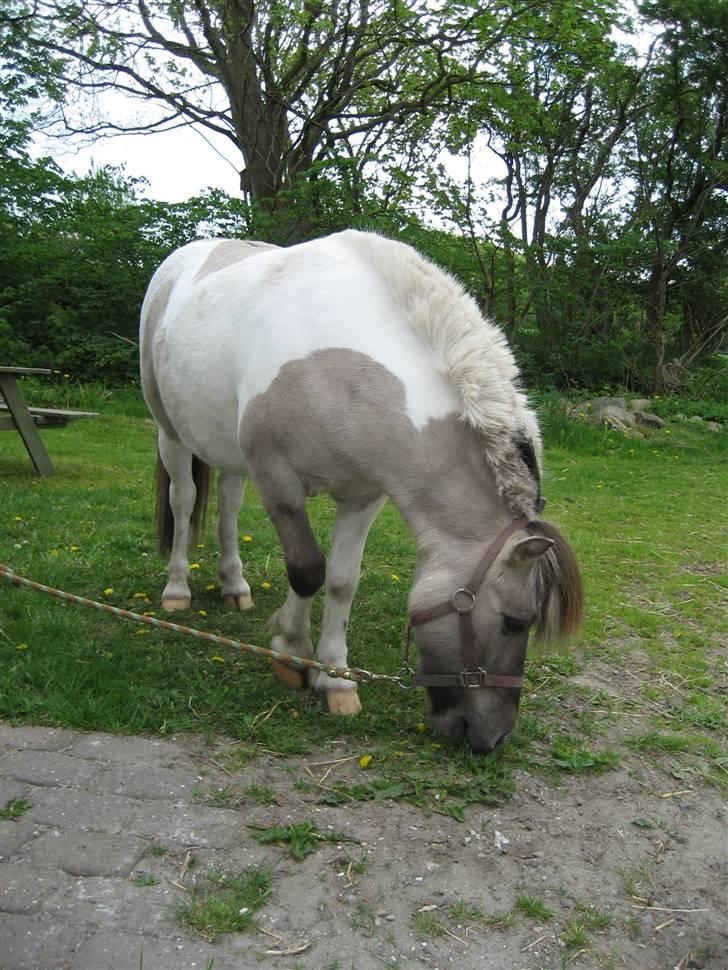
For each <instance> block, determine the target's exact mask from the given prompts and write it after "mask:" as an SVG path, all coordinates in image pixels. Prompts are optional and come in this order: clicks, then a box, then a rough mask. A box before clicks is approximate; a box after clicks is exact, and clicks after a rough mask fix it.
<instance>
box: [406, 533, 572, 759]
mask: <svg viewBox="0 0 728 970" xmlns="http://www.w3.org/2000/svg"><path fill="white" fill-rule="evenodd" d="M461 563H462V560H461ZM461 563H457V562H456V561H455V560H453V559H452V558H451V557H448V560H447V562H445V561H444V560H441V561H439V562H437V563H435V564H433V566H432V568H430V569H426V570H424V571H423V573H422V575H421V576H420V577H419V578H418V581H417V583H416V584H415V587H414V588H413V591H412V606H413V608H412V610H411V614H410V624H411V626H412V627H413V628H414V630H415V639H416V642H417V645H418V648H419V652H420V658H421V665H420V670H419V671H418V672H417V673H416V674H415V676H414V682H415V683H416V684H419V685H421V686H424V687H426V688H427V690H428V692H429V696H430V705H431V712H430V722H431V723H432V725H433V727H434V728H435V729H436V730H438V731H439V732H440V733H442V734H444V735H446V736H447V737H449V738H451V739H453V740H454V741H466V742H467V743H468V744H469V745H470V747H471V748H472V749H473V750H474V751H476V752H480V753H487V752H489V751H492V750H493V749H494V748H496V747H497V746H498V745H499V744H501V743H502V742H503V741H504V740H505V738H506V737H507V736H508V734H509V733H510V732H511V731H512V730H513V727H514V725H515V723H516V717H517V714H518V705H519V701H520V695H521V687H522V684H523V669H524V664H525V659H526V648H527V645H528V639H529V634H530V633H531V631H533V632H534V633H535V636H536V638H537V639H539V640H541V641H545V642H553V641H555V640H558V639H563V638H566V637H568V636H570V635H572V634H574V633H575V632H576V631H577V629H578V627H579V624H580V620H581V614H582V602H583V589H582V582H581V576H580V573H579V568H578V566H577V564H576V559H575V557H574V554H573V552H572V550H571V548H570V547H569V545H568V543H567V542H566V540H565V539H564V537H563V536H562V534H561V533H560V532H559V530H558V529H556V528H555V527H554V526H552V525H549V524H547V523H545V522H541V521H538V520H529V519H526V518H523V519H517V520H515V521H513V522H511V523H510V524H509V525H508V526H506V527H505V528H504V529H502V530H501V531H500V532H499V533H498V534H497V535H496V536H495V537H494V538H493V539H492V540H491V541H490V543H489V544H488V545H487V547H486V549H485V552H484V555H482V557H481V559H480V561H479V562H478V565H477V566H476V567H475V569H474V571H472V572H471V574H470V576H464V575H463V574H462V569H463V567H462V564H461ZM433 604H434V605H433Z"/></svg>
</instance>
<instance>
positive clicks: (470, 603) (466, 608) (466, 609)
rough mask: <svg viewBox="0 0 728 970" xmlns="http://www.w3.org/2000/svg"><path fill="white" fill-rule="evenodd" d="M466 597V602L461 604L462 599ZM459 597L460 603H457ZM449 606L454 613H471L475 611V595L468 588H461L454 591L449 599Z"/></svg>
mask: <svg viewBox="0 0 728 970" xmlns="http://www.w3.org/2000/svg"><path fill="white" fill-rule="evenodd" d="M464 596H467V597H468V599H467V601H466V602H465V603H464V604H463V602H462V597H464ZM458 597H460V602H459V601H458ZM450 606H452V608H453V610H455V612H456V613H460V614H461V615H462V614H463V613H472V612H473V610H474V609H475V593H474V591H473V590H472V589H470V587H469V586H461V587H460V589H456V590H455V592H454V593H453V594H452V596H451V597H450Z"/></svg>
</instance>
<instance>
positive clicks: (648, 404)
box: [627, 397, 652, 411]
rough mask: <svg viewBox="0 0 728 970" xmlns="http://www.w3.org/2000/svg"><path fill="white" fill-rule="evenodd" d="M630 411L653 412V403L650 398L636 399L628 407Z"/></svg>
mask: <svg viewBox="0 0 728 970" xmlns="http://www.w3.org/2000/svg"><path fill="white" fill-rule="evenodd" d="M627 407H628V408H629V410H630V411H651V410H652V401H650V400H649V399H648V398H646V397H645V398H641V397H636V398H634V400H632V401H630V402H629V404H628V405H627Z"/></svg>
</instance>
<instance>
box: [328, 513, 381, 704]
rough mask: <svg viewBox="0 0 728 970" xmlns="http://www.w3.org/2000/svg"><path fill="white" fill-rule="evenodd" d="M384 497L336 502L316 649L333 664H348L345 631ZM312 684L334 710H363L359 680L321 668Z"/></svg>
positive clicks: (342, 665)
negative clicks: (346, 677)
mask: <svg viewBox="0 0 728 970" xmlns="http://www.w3.org/2000/svg"><path fill="white" fill-rule="evenodd" d="M384 501H385V499H384V498H377V499H376V500H374V501H369V502H363V501H361V500H360V501H348V502H345V501H340V502H338V503H337V506H336V521H335V523H334V530H333V534H332V537H331V551H330V553H329V559H328V565H327V569H326V602H325V604H324V618H323V623H322V626H321V637H320V639H319V643H318V648H317V650H316V659H317V660H319V661H321V663H324V664H327V665H330V666H332V667H346V666H347V644H346V632H347V628H348V625H349V614H350V612H351V604H352V602H353V600H354V596H355V594H356V590H357V587H358V585H359V575H360V571H361V560H362V555H363V553H364V544H365V542H366V538H367V535H368V533H369V529H370V528H371V526H372V523H373V522H374V520H375V519H376V517H377V515H378V514H379V511H380V509H381V508H382V506H383V505H384ZM313 686H314V688H315V690H316V691H318V692H320V693H321V694H323V695H325V697H326V703H327V706H328V709H329V711H330V712H331V713H332V714H358V713H359V711H360V710H361V702H360V701H359V694H358V692H357V687H356V683H354V682H352V681H348V680H343V679H342V678H341V677H329V675H328V674H325V673H323V671H321V672H319V673H317V674H316V675H315V678H314V680H313Z"/></svg>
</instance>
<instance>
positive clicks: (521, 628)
mask: <svg viewBox="0 0 728 970" xmlns="http://www.w3.org/2000/svg"><path fill="white" fill-rule="evenodd" d="M528 626H529V624H528V620H519V619H518V618H517V617H515V616H504V617H503V632H504V633H524V632H525V631H526V630H527V629H528Z"/></svg>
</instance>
